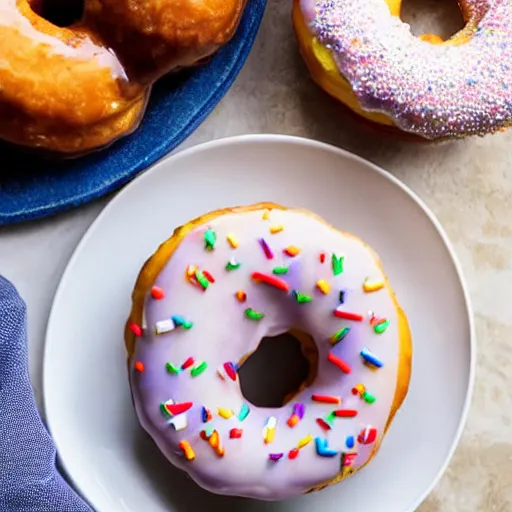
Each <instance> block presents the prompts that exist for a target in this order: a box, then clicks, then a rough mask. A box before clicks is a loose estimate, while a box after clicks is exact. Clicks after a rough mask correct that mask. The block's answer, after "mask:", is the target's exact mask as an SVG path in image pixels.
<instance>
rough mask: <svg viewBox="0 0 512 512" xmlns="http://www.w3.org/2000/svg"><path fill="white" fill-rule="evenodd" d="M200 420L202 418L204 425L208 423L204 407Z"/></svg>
mask: <svg viewBox="0 0 512 512" xmlns="http://www.w3.org/2000/svg"><path fill="white" fill-rule="evenodd" d="M202 418H203V423H206V422H207V421H208V411H207V409H206V407H203V410H202Z"/></svg>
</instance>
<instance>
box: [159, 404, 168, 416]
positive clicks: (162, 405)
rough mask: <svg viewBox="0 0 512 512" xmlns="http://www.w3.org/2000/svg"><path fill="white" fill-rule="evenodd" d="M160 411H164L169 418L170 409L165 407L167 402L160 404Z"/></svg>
mask: <svg viewBox="0 0 512 512" xmlns="http://www.w3.org/2000/svg"><path fill="white" fill-rule="evenodd" d="M160 411H162V414H163V415H164V416H165V417H166V418H168V417H169V416H170V414H169V411H168V410H167V409H166V408H165V404H160Z"/></svg>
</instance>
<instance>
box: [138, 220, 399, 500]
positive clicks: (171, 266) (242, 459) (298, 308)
mask: <svg viewBox="0 0 512 512" xmlns="http://www.w3.org/2000/svg"><path fill="white" fill-rule="evenodd" d="M262 211H263V210H252V211H242V212H237V213H228V214H224V215H221V216H219V217H217V218H215V219H214V220H213V221H211V222H209V223H208V224H205V225H202V226H198V227H196V228H195V229H193V230H192V231H191V232H190V233H189V234H188V235H187V236H186V237H185V238H184V239H183V240H182V241H181V243H180V244H179V246H178V247H177V248H176V250H175V251H174V253H173V254H172V256H171V258H170V260H169V261H168V262H167V264H166V266H165V267H164V268H163V270H162V271H161V272H160V274H159V275H158V277H157V279H156V281H155V283H154V285H155V286H157V287H159V288H161V289H162V290H163V291H164V293H165V297H164V298H163V299H155V298H153V297H152V296H151V295H149V296H148V297H147V299H146V307H145V311H144V316H145V319H146V320H145V321H146V323H147V329H145V330H144V332H143V334H142V336H141V337H140V338H138V339H137V343H136V345H135V352H134V354H133V357H132V360H131V367H130V381H131V386H132V393H133V398H134V403H135V407H136V411H137V414H138V417H139V420H140V422H141V424H142V426H143V427H144V428H145V429H146V430H147V432H148V433H149V434H150V435H151V436H152V437H153V439H154V440H155V442H156V443H157V445H158V446H159V448H160V449H161V450H162V452H163V453H164V454H165V455H166V456H167V457H168V459H169V460H170V461H171V462H172V463H173V464H174V465H176V466H178V467H180V468H182V469H184V470H185V471H187V472H188V473H189V475H190V476H191V477H192V478H193V479H194V480H195V481H196V482H197V483H198V484H199V485H201V486H202V487H204V488H206V489H208V490H210V491H212V492H215V493H219V494H227V495H238V496H246V497H253V498H258V499H264V500H278V499H284V498H287V497H291V496H294V495H297V494H301V493H304V492H306V491H307V490H309V489H311V488H312V487H314V486H316V485H319V484H322V483H324V482H326V481H329V480H331V479H333V478H334V477H336V476H337V475H338V474H339V473H340V470H341V465H342V463H343V462H342V461H343V454H346V453H348V454H351V453H357V454H358V455H357V456H356V457H355V459H354V460H353V463H352V468H353V469H357V468H359V467H361V466H362V465H363V464H364V463H365V462H366V461H367V460H368V459H369V457H370V456H371V453H372V450H373V449H374V448H375V447H376V446H377V445H378V443H379V442H380V441H381V439H382V436H383V432H384V429H385V426H386V423H387V421H388V417H389V415H390V411H391V407H392V404H393V398H394V395H395V390H396V386H397V376H398V361H399V330H398V314H397V310H396V306H395V303H394V301H393V298H392V292H391V290H390V289H389V288H388V287H387V286H385V287H384V288H383V289H380V290H378V291H374V292H371V293H368V292H365V291H364V290H363V283H364V280H365V278H369V280H370V281H375V282H379V281H382V282H384V281H385V276H384V275H383V273H382V271H381V270H380V268H379V266H378V264H377V262H376V259H375V256H374V255H373V253H372V252H371V250H369V248H367V247H366V246H365V245H364V244H363V243H362V242H361V241H360V240H358V239H357V238H355V237H351V236H348V235H344V234H342V233H340V232H338V231H336V230H334V229H333V228H331V227H329V226H328V225H327V224H325V223H323V222H322V221H320V220H319V219H318V218H315V217H314V216H312V215H308V214H307V213H304V212H299V211H293V210H272V211H271V212H270V214H269V218H268V219H263V218H262V217H263V215H262ZM276 226H282V227H283V230H282V231H280V232H278V233H275V234H272V233H271V228H274V227H276ZM208 229H211V230H213V232H214V233H215V235H216V242H215V246H214V248H213V250H206V249H205V232H206V231H207V230H208ZM210 233H211V232H210ZM231 233H232V234H233V235H234V236H235V237H236V240H237V241H238V244H239V245H238V248H233V247H232V246H231V244H230V243H228V241H227V236H228V235H229V234H231ZM262 238H263V239H265V241H266V242H267V243H268V246H269V247H270V248H271V250H272V252H273V255H274V257H273V259H268V258H267V256H266V255H265V252H264V250H263V249H262V245H261V243H260V239H262ZM291 245H293V246H296V247H298V248H300V249H301V250H300V253H299V254H298V255H297V256H295V257H290V256H288V255H287V254H285V252H284V249H285V248H287V247H289V246H291ZM322 252H324V253H325V255H326V257H325V261H324V263H321V258H320V254H321V253H322ZM333 253H334V254H335V255H337V256H343V257H344V260H343V272H342V273H340V274H339V275H337V276H334V275H333V267H332V264H331V258H332V254H333ZM233 257H234V258H235V261H236V262H238V263H240V267H239V268H237V269H235V270H230V271H228V270H226V264H227V263H228V262H229V261H230V260H232V258H233ZM190 264H195V265H197V266H198V267H199V269H201V270H202V271H204V270H206V271H208V272H210V273H211V275H212V276H213V277H214V278H215V282H214V283H211V284H209V286H208V288H207V289H206V290H203V289H202V287H201V286H198V285H196V284H194V283H193V282H191V281H190V280H189V279H187V277H186V270H187V267H188V266H189V265H190ZM281 266H287V267H289V271H288V273H286V274H283V275H274V277H277V278H279V279H282V280H283V281H284V282H286V283H287V284H288V285H289V287H290V290H289V291H288V292H286V291H282V290H280V289H277V288H275V287H273V286H270V285H268V284H265V283H262V282H256V281H255V280H254V279H252V277H251V275H252V273H253V272H261V273H264V274H268V275H270V276H272V275H273V273H272V271H273V269H274V268H275V267H281ZM320 279H323V280H325V281H326V282H327V283H329V284H330V286H331V289H330V292H329V293H328V294H324V293H322V292H321V291H320V290H319V289H318V288H317V286H316V283H317V281H318V280H320ZM238 290H243V291H244V292H245V293H246V295H247V300H246V302H240V301H239V300H238V299H237V297H236V292H237V291H238ZM293 290H298V291H299V292H300V293H302V294H306V295H309V296H311V297H312V301H311V302H308V303H298V302H297V300H296V298H295V295H294V294H293ZM341 290H343V291H345V301H344V304H342V305H341V306H340V301H339V299H340V297H339V296H340V291H341ZM338 307H340V309H343V310H346V311H350V312H354V313H359V314H362V315H363V317H364V320H363V321H351V320H344V319H341V318H338V317H336V316H335V315H334V313H333V311H334V310H335V309H336V308H338ZM246 308H253V310H255V311H257V312H261V313H263V314H264V317H263V318H262V319H260V320H254V319H250V318H248V317H247V316H246V315H245V314H244V311H245V310H246ZM369 311H373V312H374V313H375V315H376V316H377V317H378V318H381V317H385V318H386V319H387V320H389V327H388V328H387V329H386V330H385V332H383V333H382V334H377V333H376V332H375V331H374V326H373V325H371V324H370V322H369V319H370V317H371V315H369ZM173 315H180V316H181V317H183V319H185V320H187V321H191V322H193V326H192V327H191V328H190V329H184V328H183V326H181V327H180V326H176V328H175V329H173V330H171V331H169V332H167V333H164V334H159V335H156V334H155V328H156V324H157V322H161V321H163V320H166V319H169V318H170V317H171V316H173ZM343 327H350V332H349V333H348V334H347V335H346V337H345V338H344V339H343V341H341V342H339V343H337V344H336V345H335V346H331V344H330V342H329V339H330V337H331V336H332V335H333V334H334V333H336V332H338V331H339V330H340V329H342V328H343ZM291 328H298V329H300V330H302V331H304V332H307V333H309V334H310V335H311V336H312V337H313V338H314V340H315V343H316V344H317V346H318V351H319V364H318V375H317V378H316V379H315V381H314V383H313V384H312V385H311V386H310V387H309V388H307V389H305V390H303V391H302V392H300V393H299V394H298V395H296V396H295V397H294V398H293V399H292V401H291V402H289V403H287V404H286V405H284V406H283V407H281V408H278V409H270V408H258V407H255V406H253V405H251V404H250V403H247V402H246V401H245V400H244V397H243V396H242V394H241V392H240V386H239V382H238V380H236V381H233V380H231V379H230V378H229V377H228V376H227V375H226V374H225V372H223V374H224V377H225V379H224V380H223V379H222V378H220V377H219V375H218V374H217V369H218V368H219V367H222V366H223V364H224V363H225V362H228V361H231V362H234V363H237V362H238V361H240V360H241V358H242V357H243V356H245V355H247V354H249V353H252V352H253V351H255V350H256V348H257V347H258V344H259V342H260V341H261V339H262V338H263V337H265V336H274V335H278V334H280V333H283V332H287V331H288V330H290V329H291ZM364 348H368V349H369V350H370V351H371V352H372V353H373V354H375V355H376V356H377V357H378V358H379V359H380V360H381V361H382V363H383V366H382V367H381V368H379V369H374V370H371V369H370V368H368V367H367V366H366V365H365V364H363V358H362V357H361V355H360V352H361V350H363V349H364ZM329 353H333V354H335V355H336V356H337V357H339V358H341V359H342V360H343V361H344V362H345V363H346V364H347V365H349V366H350V367H351V373H348V374H347V373H344V372H343V371H342V370H340V368H338V367H337V366H336V365H335V364H333V363H332V362H331V361H329V360H328V354H329ZM189 357H193V358H194V359H195V364H196V366H197V365H198V364H199V363H201V362H203V361H204V362H206V363H207V364H208V367H207V369H206V370H204V371H203V372H202V373H201V374H200V375H198V376H196V377H193V376H191V373H190V370H191V368H188V369H186V370H182V371H181V372H180V373H179V374H174V373H172V372H169V371H168V370H167V369H166V363H168V362H170V363H172V364H173V365H174V366H175V367H179V366H180V365H182V364H183V363H184V362H185V361H186V360H187V359H188V358H189ZM138 363H139V364H140V363H142V364H143V365H144V369H143V371H137V370H136V369H135V367H136V365H137V364H138ZM139 368H140V366H139ZM192 368H193V367H192ZM283 371H286V361H283ZM357 384H363V385H364V386H366V389H367V391H368V393H370V394H371V395H373V396H374V397H375V398H376V401H375V402H374V403H372V404H369V403H367V402H366V401H365V400H363V399H362V398H361V397H360V396H356V395H354V394H353V393H352V389H353V388H354V386H356V385H357ZM313 393H315V394H323V395H333V396H338V397H341V399H342V403H341V405H329V404H324V403H315V402H313V401H312V399H311V397H312V394H313ZM168 400H173V401H174V402H175V403H183V402H193V406H192V407H191V408H190V409H189V410H188V411H187V412H185V413H183V414H184V415H186V417H184V416H180V417H179V418H177V417H176V416H175V417H174V418H170V417H166V415H164V414H163V413H162V411H161V404H162V403H163V402H166V401H168ZM243 403H247V404H248V406H249V408H250V413H249V415H248V416H247V417H246V418H245V420H243V421H240V420H239V419H238V414H239V412H240V410H241V407H242V404H243ZM296 403H301V404H303V405H304V411H305V414H304V417H303V418H302V420H301V421H300V422H299V423H298V424H297V425H296V426H294V427H293V428H291V427H290V426H289V425H288V424H287V420H288V419H289V417H290V416H291V415H292V411H293V407H294V404H296ZM203 407H206V408H208V409H209V410H210V411H211V414H212V419H211V421H210V422H208V423H204V422H203V419H202V416H203V413H202V410H203ZM219 407H221V408H224V409H227V410H232V411H233V412H234V416H233V417H231V418H229V419H224V418H222V417H221V416H219V414H218V408H219ZM335 409H343V410H347V409H348V410H356V411H357V416H356V417H352V418H341V417H338V418H335V419H334V421H332V428H331V430H329V431H328V432H325V431H324V430H323V429H322V428H321V427H320V426H319V425H318V424H317V422H316V419H317V418H324V419H325V418H326V416H327V415H328V414H329V413H330V412H331V411H333V410H335ZM268 418H275V420H276V422H277V424H276V429H275V432H274V434H275V437H274V439H273V441H272V442H271V443H269V444H265V442H264V439H263V429H264V427H265V423H266V421H268ZM184 420H186V422H185V421H184ZM173 421H174V422H175V423H176V424H177V427H178V428H179V430H176V429H175V428H174V427H173V426H172V425H171V422H173ZM270 421H271V423H272V422H273V421H274V420H270ZM185 423H186V427H185V428H183V425H184V424H185ZM207 426H208V427H209V428H213V429H215V430H216V431H217V432H218V434H219V437H220V439H221V442H222V446H223V448H224V451H225V454H224V456H223V457H219V456H218V455H217V454H216V453H215V450H214V449H213V448H212V446H210V444H209V442H208V441H207V440H204V439H202V438H201V436H200V432H201V431H202V430H204V429H205V427H207ZM367 426H371V427H374V428H376V429H377V432H378V436H377V439H376V441H375V442H372V443H370V444H368V445H363V444H360V443H359V442H358V441H357V438H358V435H359V434H360V432H361V431H362V430H363V429H364V428H365V427H367ZM233 428H236V429H242V430H243V433H242V437H241V438H235V439H231V438H230V436H229V432H230V430H231V429H233ZM307 436H312V438H313V441H312V442H310V443H309V444H308V445H306V446H304V447H302V448H301V449H300V451H299V454H298V456H297V457H296V458H295V459H290V458H289V452H290V450H292V449H294V448H296V447H297V444H298V442H299V441H300V440H302V439H304V438H306V437H307ZM350 436H353V437H354V439H355V445H354V447H353V448H348V447H347V438H348V437H350ZM316 437H320V438H321V439H327V440H328V448H329V449H332V450H335V451H336V452H337V454H336V456H333V457H325V456H321V455H319V454H318V453H317V449H316V443H315V438H316ZM183 440H185V441H187V442H188V443H189V445H190V447H191V448H192V450H193V452H194V454H195V459H194V460H192V461H190V460H187V459H186V458H185V457H184V453H183V451H182V450H181V449H180V447H179V443H180V441H183ZM349 444H350V443H349ZM280 453H283V454H284V455H283V457H282V458H281V459H280V460H278V461H276V462H274V461H272V460H270V459H269V454H280Z"/></svg>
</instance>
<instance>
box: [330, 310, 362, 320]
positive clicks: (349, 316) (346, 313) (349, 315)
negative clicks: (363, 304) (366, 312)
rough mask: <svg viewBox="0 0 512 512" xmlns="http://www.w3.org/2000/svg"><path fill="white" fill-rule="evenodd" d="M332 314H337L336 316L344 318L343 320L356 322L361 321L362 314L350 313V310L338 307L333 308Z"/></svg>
mask: <svg viewBox="0 0 512 512" xmlns="http://www.w3.org/2000/svg"><path fill="white" fill-rule="evenodd" d="M334 316H337V317H338V318H344V319H345V320H354V321H356V322H362V321H363V315H360V314H358V313H351V312H350V311H341V310H339V309H335V310H334Z"/></svg>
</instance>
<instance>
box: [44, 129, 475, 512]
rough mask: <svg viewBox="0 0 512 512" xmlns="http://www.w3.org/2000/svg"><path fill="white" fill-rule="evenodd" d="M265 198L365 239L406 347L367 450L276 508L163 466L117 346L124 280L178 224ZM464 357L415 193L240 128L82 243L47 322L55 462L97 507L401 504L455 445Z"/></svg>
mask: <svg viewBox="0 0 512 512" xmlns="http://www.w3.org/2000/svg"><path fill="white" fill-rule="evenodd" d="M260 201H274V202H277V203H281V204H284V205H286V206H300V207H305V208H308V209H311V210H313V211H315V212H316V213H318V214H320V215H321V216H323V217H324V218H325V219H327V220H328V221H330V222H331V223H332V224H334V225H335V226H337V227H339V228H342V229H343V230H347V231H352V232H354V233H357V234H358V235H360V236H361V237H362V238H363V239H365V240H366V241H368V242H369V243H370V244H371V245H372V246H373V247H374V248H375V249H376V250H377V252H378V253H379V254H380V256H381V257H382V260H383V263H384V267H385V269H386V271H387V273H388V275H389V277H390V279H391V282H392V283H393V287H394V288H395V290H396V292H397V295H398V297H399V299H400V301H401V303H402V305H403V307H404V309H405V310H406V312H407V314H408V317H409V320H410V323H411V327H412V333H413V341H414V360H413V373H412V381H411V386H410V390H409V395H408V397H407V400H406V402H405V404H404V406H403V408H402V409H401V411H400V413H399V414H398V415H397V417H396V419H395V421H394V423H393V425H392V427H391V429H390V431H389V433H388V435H387V437H386V438H385V440H384V442H383V445H382V449H381V450H380V452H379V454H378V455H377V457H375V459H374V460H373V461H372V463H371V464H370V465H369V466H368V467H366V468H365V469H364V470H363V471H361V472H360V473H358V474H356V475H355V476H354V477H352V478H350V479H348V480H347V481H345V482H343V483H341V484H339V485H334V486H331V487H329V488H328V489H326V490H324V491H322V492H320V493H316V494H313V495H309V496H302V497H299V498H297V499H294V500H291V501H286V502H281V503H264V502H258V501H252V500H241V499H236V498H224V497H218V496H214V495H211V494H209V493H207V492H204V491H202V490H199V488H198V487H196V485H195V484H194V483H192V482H191V481H189V480H188V479H187V478H186V477H185V476H184V474H182V473H181V472H179V471H177V470H176V469H174V468H173V467H172V466H171V465H170V464H169V463H167V462H166V461H165V460H164V458H163V456H161V455H160V454H159V452H158V450H157V449H156V448H155V447H154V446H153V443H152V442H151V441H150V440H149V439H148V438H147V437H146V435H145V434H144V433H143V432H142V429H141V428H140V427H139V426H138V423H137V420H136V417H135V414H134V412H133V409H132V404H131V399H130V391H129V387H128V380H127V373H126V362H125V353H124V346H123V326H124V325H123V324H124V322H125V319H126V316H127V314H128V311H129V309H130V294H131V290H132V286H133V284H134V281H135V278H136V276H137V274H138V272H139V269H140V267H141V266H142V264H143V263H144V261H145V259H146V258H147V257H148V256H149V255H150V254H152V253H153V251H154V250H155V249H156V247H157V246H158V245H159V243H160V242H162V241H163V240H164V239H166V238H167V237H168V236H169V235H170V234H171V233H172V231H173V229H174V227H175V226H178V225H180V224H182V223H184V222H186V221H188V220H189V219H192V218H195V217H197V216H198V215H200V214H202V213H205V212H208V211H210V210H215V209H217V208H221V207H226V206H234V205H244V204H251V203H255V202H260ZM474 361H475V343H474V335H473V323H472V317H471V313H470V306H469V301H468V295H467V293H466V290H465V286H464V284H463V280H462V277H461V272H460V268H459V265H458V264H457V262H456V259H455V256H454V253H453V251H452V249H451V247H450V245H449V243H448V241H447V239H446V236H445V234H444V232H443V231H442V229H441V227H440V226H439V224H438V222H437V221H436V220H435V219H434V217H433V216H432V214H431V213H430V212H429V211H428V210H427V209H426V207H425V206H424V205H423V204H422V203H421V201H420V200H419V199H418V198H417V197H416V196H415V195H414V194H413V193H411V192H410V191H409V190H408V189H406V188H405V187H404V186H403V185H402V184H401V183H400V182H398V181H397V180H396V179H395V178H393V177H392V176H391V175H389V174H388V173H386V172H384V171H382V170H381V169H378V168H377V167H375V166H374V165H372V164H370V163H368V162H366V161H364V160H362V159H360V158H358V157H355V156H353V155H351V154H349V153H346V152H344V151H341V150H339V149H337V148H334V147H331V146H327V145H324V144H320V143H318V142H313V141H309V140H304V139H297V138H293V137H285V136H274V135H263V136H246V137H236V138H231V139H224V140H220V141H215V142H212V143H209V144H205V145H202V146H198V147H195V148H192V149H189V150H186V151H183V152H182V153H178V154H177V155H175V156H172V157H171V158H169V159H167V160H164V161H162V162H160V163H159V164H158V165H156V166H155V167H154V168H153V169H151V170H150V171H148V172H147V173H145V174H144V175H143V176H141V177H140V178H138V179H136V180H135V181H134V182H133V183H131V184H130V185H129V186H127V187H126V188H125V189H124V190H123V191H122V192H121V193H120V194H119V195H118V196H117V197H116V198H115V199H114V200H113V201H112V202H111V203H110V204H109V205H108V206H107V207H106V208H105V210H104V211H103V213H102V214H101V215H100V216H99V217H98V219H97V220H96V222H95V223H94V224H93V225H92V227H91V228H90V229H89V231H88V232H87V234H86V235H85V236H84V238H83V240H82V241H81V243H80V245H79V246H78V248H77V249H76V251H75V254H74V255H73V257H72V258H71V261H70V263H69V265H68V268H67V270H66V272H65V273H64V276H63V278H62V282H61V284H60V286H59V289H58V291H57V294H56V297H55V302H54V304H53V309H52V312H51V315H50V320H49V324H48V332H47V340H46V353H45V361H44V394H45V407H46V415H47V419H48V423H49V427H50V429H51V432H52V434H53V437H54V439H55V442H56V445H57V449H58V452H59V455H60V459H61V462H62V464H63V466H64V468H65V470H66V471H67V473H68V475H69V477H70V479H71V480H72V482H73V483H74V485H75V486H76V488H77V489H78V490H79V491H80V492H81V493H82V495H83V496H84V497H85V498H86V499H87V500H88V501H89V502H90V503H91V505H92V506H93V507H94V508H95V509H96V510H97V511H98V512H116V511H134V512H141V511H144V512H157V511H158V512H160V511H165V512H170V511H172V512H185V511H186V512H190V511H200V510H222V511H223V512H238V511H240V510H244V511H245V512H263V511H264V512H269V511H272V512H310V511H311V510H313V509H317V510H322V512H329V511H336V512H340V511H341V510H344V509H345V508H347V509H348V508H350V510H351V512H363V511H364V512H370V511H371V512H379V511H382V512H405V511H413V510H414V509H415V508H416V507H417V506H418V505H419V504H420V503H421V501H422V500H423V499H424V498H425V497H426V495H427V494H428V492H430V490H431V489H432V487H433V486H434V484H435V483H436V481H437V480H438V479H439V477H440V476H441V474H442V472H443V470H444V469H445V467H446V465H447V463H448V460H449V459H450V457H451V455H452V453H453V451H454V449H455V446H456V444H457V441H458V439H459V437H460V434H461V430H462V427H463V424H464V421H465V419H466V413H467V409H468V403H469V400H470V396H471V391H472V387H473V377H474ZM347 504H349V506H348V507H347Z"/></svg>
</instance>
